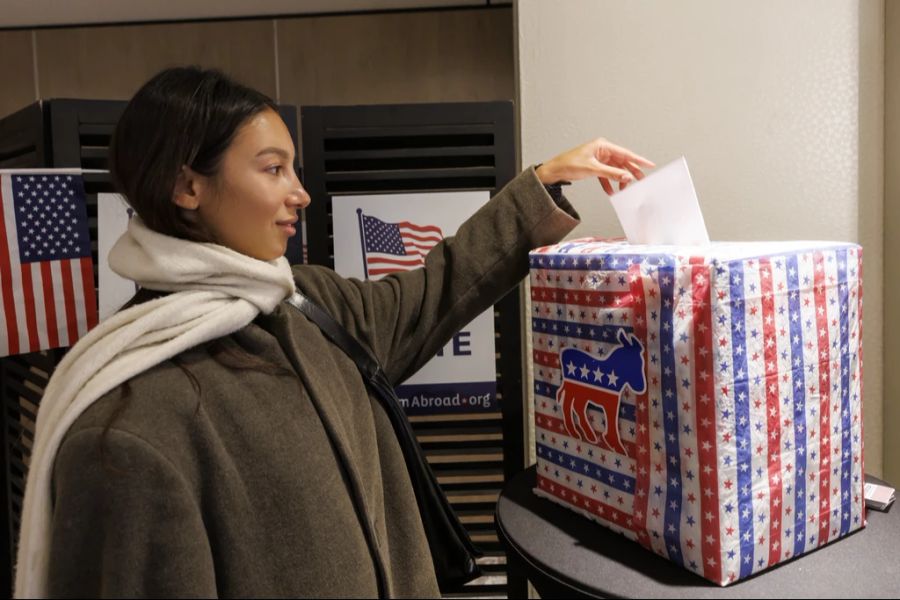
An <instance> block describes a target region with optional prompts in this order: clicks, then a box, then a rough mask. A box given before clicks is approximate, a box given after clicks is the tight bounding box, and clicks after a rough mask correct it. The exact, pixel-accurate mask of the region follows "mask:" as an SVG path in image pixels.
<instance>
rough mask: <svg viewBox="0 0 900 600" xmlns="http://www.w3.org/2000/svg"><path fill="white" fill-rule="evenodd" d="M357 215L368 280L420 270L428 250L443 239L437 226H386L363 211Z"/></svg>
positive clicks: (396, 224)
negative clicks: (374, 277)
mask: <svg viewBox="0 0 900 600" xmlns="http://www.w3.org/2000/svg"><path fill="white" fill-rule="evenodd" d="M357 214H358V216H359V220H360V229H361V232H362V238H363V239H362V250H363V260H364V262H365V268H366V277H367V278H369V277H373V276H378V275H387V274H388V273H394V272H396V271H409V270H411V269H415V268H417V267H421V266H422V265H424V264H425V255H426V254H428V251H429V250H431V249H432V248H433V247H434V246H435V244H437V243H438V242H440V241H441V240H442V239H444V236H443V234H442V233H441V229H440V227H437V226H436V225H417V224H416V223H410V222H409V221H400V222H399V223H386V222H384V221H382V220H381V219H378V218H376V217H373V216H371V215H366V214H364V213H363V212H362V210H361V209H360V210H357Z"/></svg>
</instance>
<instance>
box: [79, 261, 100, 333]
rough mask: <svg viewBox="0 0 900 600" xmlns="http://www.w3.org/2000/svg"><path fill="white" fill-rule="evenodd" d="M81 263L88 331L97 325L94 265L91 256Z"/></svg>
mask: <svg viewBox="0 0 900 600" xmlns="http://www.w3.org/2000/svg"><path fill="white" fill-rule="evenodd" d="M80 262H81V265H80V266H81V286H82V288H83V290H82V296H83V298H84V314H85V317H86V318H87V330H88V331H90V330H91V329H93V328H94V327H95V326H96V325H97V321H98V317H97V294H96V292H95V291H94V265H93V263H92V261H91V257H90V256H84V257H82V258H81V259H80Z"/></svg>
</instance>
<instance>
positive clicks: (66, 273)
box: [59, 260, 78, 346]
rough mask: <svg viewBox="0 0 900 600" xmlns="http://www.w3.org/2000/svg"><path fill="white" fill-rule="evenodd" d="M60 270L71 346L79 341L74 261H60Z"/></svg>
mask: <svg viewBox="0 0 900 600" xmlns="http://www.w3.org/2000/svg"><path fill="white" fill-rule="evenodd" d="M59 270H60V271H62V283H63V300H65V307H66V331H67V332H68V335H69V346H74V345H75V342H76V341H78V311H77V309H76V308H75V302H77V301H78V299H77V298H76V297H75V285H74V284H73V283H72V261H71V260H61V261H59Z"/></svg>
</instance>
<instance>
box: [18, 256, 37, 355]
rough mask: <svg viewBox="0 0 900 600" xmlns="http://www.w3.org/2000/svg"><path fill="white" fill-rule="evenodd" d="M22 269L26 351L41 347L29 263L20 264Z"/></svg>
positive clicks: (33, 350)
mask: <svg viewBox="0 0 900 600" xmlns="http://www.w3.org/2000/svg"><path fill="white" fill-rule="evenodd" d="M21 269H22V304H24V305H25V322H26V323H27V325H28V351H29V352H37V351H38V350H40V349H41V340H40V339H39V338H38V328H37V313H35V310H34V282H33V281H32V280H31V264H30V263H26V264H24V265H21Z"/></svg>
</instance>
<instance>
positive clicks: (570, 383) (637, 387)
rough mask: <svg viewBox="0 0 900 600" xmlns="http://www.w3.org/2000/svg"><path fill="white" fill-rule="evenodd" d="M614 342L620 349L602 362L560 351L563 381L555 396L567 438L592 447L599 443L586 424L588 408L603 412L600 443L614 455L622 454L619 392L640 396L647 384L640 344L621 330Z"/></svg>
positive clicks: (576, 352)
mask: <svg viewBox="0 0 900 600" xmlns="http://www.w3.org/2000/svg"><path fill="white" fill-rule="evenodd" d="M617 339H618V341H619V345H618V346H616V347H615V348H614V349H613V351H612V352H610V353H609V354H608V355H607V356H606V357H604V358H595V357H594V356H592V355H591V354H588V353H587V352H584V351H583V350H579V349H577V348H563V349H562V350H561V351H560V352H559V365H560V368H561V370H562V375H563V381H562V385H561V386H559V390H558V391H557V392H556V401H557V402H558V403H559V404H560V405H561V406H562V411H563V421H564V423H565V426H566V431H567V432H568V433H569V435H570V436H572V437H574V438H578V439H581V440H584V441H586V442H589V443H591V444H595V445H599V439H598V438H597V435H596V433H595V432H594V429H593V427H591V424H590V421H589V420H588V408H589V407H590V406H591V405H595V406H597V407H599V408H600V409H602V410H603V412H604V413H605V414H606V432H605V433H604V434H603V441H604V442H606V445H607V446H608V447H609V448H610V449H612V450H613V451H615V452H618V453H619V454H625V447H624V446H623V445H622V441H621V440H620V439H619V406H620V404H621V395H622V391H623V390H624V389H625V386H628V387H629V388H631V390H632V391H633V392H634V393H636V394H643V393H644V392H645V391H646V387H647V381H646V379H645V377H644V347H643V345H642V344H641V342H640V340H638V338H637V337H635V336H634V334H631V333H625V331H624V330H622V329H620V330H619V334H618V336H617ZM575 417H577V419H578V421H577V422H576V421H575Z"/></svg>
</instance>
